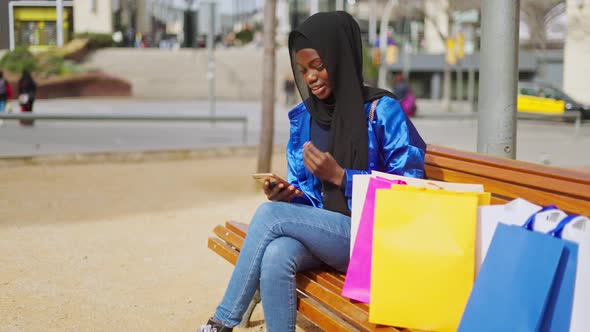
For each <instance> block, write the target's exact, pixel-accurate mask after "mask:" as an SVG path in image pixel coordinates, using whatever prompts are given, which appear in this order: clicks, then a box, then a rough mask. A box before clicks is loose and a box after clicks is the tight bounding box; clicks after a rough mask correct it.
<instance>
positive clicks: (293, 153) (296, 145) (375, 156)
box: [287, 97, 426, 208]
mask: <svg viewBox="0 0 590 332" xmlns="http://www.w3.org/2000/svg"><path fill="white" fill-rule="evenodd" d="M370 111H371V102H368V103H365V113H366V118H367V128H368V134H369V162H368V163H369V164H368V165H367V169H368V171H366V170H353V169H346V170H345V171H346V180H347V183H346V190H345V195H346V196H347V197H348V207H349V208H350V206H351V204H350V203H351V197H352V176H353V175H354V174H367V173H370V171H371V170H376V171H381V172H386V173H391V174H398V175H403V176H409V177H415V178H423V177H424V153H425V151H426V144H425V143H424V141H423V140H422V138H421V137H420V135H419V134H418V131H416V128H414V125H413V124H412V122H411V121H410V120H408V118H407V117H406V115H405V114H404V111H403V110H402V108H401V106H400V104H399V102H398V101H397V100H395V99H393V98H390V97H382V98H381V99H379V101H378V103H377V107H376V109H375V113H374V118H373V121H370V119H369V114H370ZM289 120H290V122H291V133H290V138H289V143H288V144H287V167H288V170H287V181H289V183H291V184H292V185H293V186H295V187H296V188H298V189H299V190H301V191H302V192H303V193H304V194H305V195H304V196H301V197H297V198H295V199H294V200H293V201H292V202H294V203H302V204H307V205H312V206H315V207H320V208H321V207H322V198H321V192H322V185H321V182H320V181H319V179H318V178H317V177H315V176H314V175H313V174H311V173H310V172H309V170H307V168H306V167H305V165H304V164H303V144H304V143H305V142H307V141H309V140H310V136H309V135H310V134H309V130H310V123H311V116H310V115H309V113H308V112H307V109H306V108H305V105H304V104H303V103H301V104H299V105H297V106H295V107H294V108H293V109H292V110H291V111H290V112H289Z"/></svg>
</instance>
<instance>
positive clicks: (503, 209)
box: [475, 198, 541, 276]
mask: <svg viewBox="0 0 590 332" xmlns="http://www.w3.org/2000/svg"><path fill="white" fill-rule="evenodd" d="M540 210H541V207H540V206H539V205H535V204H533V203H531V202H528V201H526V200H524V199H522V198H517V199H515V200H512V201H510V202H508V203H506V204H504V205H487V206H480V207H479V208H478V213H477V231H476V234H475V275H476V276H477V274H478V273H479V268H480V267H481V264H482V263H483V260H484V259H485V257H486V254H487V252H488V248H489V247H490V243H491V242H492V237H493V236H494V232H495V231H496V227H497V226H498V223H503V224H506V225H519V226H522V225H524V223H525V222H526V221H527V220H528V218H529V217H530V216H532V215H533V214H534V213H536V212H539V211H540Z"/></svg>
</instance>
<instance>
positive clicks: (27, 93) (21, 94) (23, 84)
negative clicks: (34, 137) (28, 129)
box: [18, 69, 37, 126]
mask: <svg viewBox="0 0 590 332" xmlns="http://www.w3.org/2000/svg"><path fill="white" fill-rule="evenodd" d="M36 94H37V83H35V80H33V77H32V76H31V73H30V72H29V71H28V70H26V69H25V70H23V74H22V76H21V78H20V79H19V80H18V102H19V104H20V111H21V112H22V113H25V112H33V104H34V103H35V95H36ZM20 124H21V125H23V126H32V125H34V124H35V120H20Z"/></svg>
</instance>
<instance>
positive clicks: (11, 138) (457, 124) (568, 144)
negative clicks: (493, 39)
mask: <svg viewBox="0 0 590 332" xmlns="http://www.w3.org/2000/svg"><path fill="white" fill-rule="evenodd" d="M418 106H419V108H420V110H419V116H418V117H416V118H414V119H413V122H414V124H415V125H416V127H417V128H418V130H419V132H420V133H421V135H422V136H423V138H424V139H425V141H427V143H430V144H437V145H444V146H449V147H454V148H458V149H463V150H469V151H475V150H476V147H477V120H476V119H475V118H470V117H464V116H462V114H464V113H462V112H454V113H442V112H441V111H438V109H440V108H439V107H438V104H437V103H436V102H432V101H428V100H422V101H419V104H418ZM260 109H261V106H260V103H257V102H229V101H217V103H216V111H215V112H216V115H220V116H246V117H247V118H248V127H247V142H246V143H244V142H243V140H242V125H241V124H239V123H217V124H214V125H213V124H210V123H187V122H179V123H175V122H137V123H135V122H133V123H131V122H113V121H108V122H106V121H100V122H89V121H85V122H79V121H37V123H36V125H35V126H34V127H21V126H19V125H18V123H17V122H16V121H5V122H4V125H3V126H2V127H0V157H2V156H4V157H8V156H31V155H48V154H64V153H85V152H117V151H121V152H123V151H132V152H137V151H145V150H177V149H196V148H201V147H227V146H241V145H244V144H246V145H256V144H257V143H258V141H259V137H260V136H259V135H260ZM35 112H39V113H48V114H50V113H67V112H75V113H77V112H84V113H108V114H123V113H124V114H156V113H157V114H161V113H166V114H178V115H187V114H192V115H203V116H207V115H210V113H209V104H208V102H207V101H206V100H145V99H144V100H140V99H125V98H121V99H116V98H109V99H100V98H95V99H54V100H39V101H37V103H36V105H35ZM573 128H574V127H573V124H571V123H565V122H559V121H539V120H519V123H518V134H517V141H518V144H517V159H519V160H524V161H530V162H536V163H546V164H551V165H555V166H562V167H575V168H584V167H589V166H590V154H588V153H585V151H588V147H589V146H590V124H589V123H585V124H582V128H581V129H580V131H579V133H578V135H577V136H575V135H574V130H573ZM288 133H289V123H288V118H287V109H286V108H285V107H284V106H282V105H277V106H276V109H275V135H274V143H275V144H279V145H284V144H285V143H286V142H287V140H288ZM583 152H584V153H583Z"/></svg>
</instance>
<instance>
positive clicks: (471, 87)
mask: <svg viewBox="0 0 590 332" xmlns="http://www.w3.org/2000/svg"><path fill="white" fill-rule="evenodd" d="M474 100H475V54H474V53H472V54H470V55H469V73H468V77H467V101H468V103H469V111H470V112H472V113H473V112H475V105H474V104H473V103H474Z"/></svg>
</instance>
